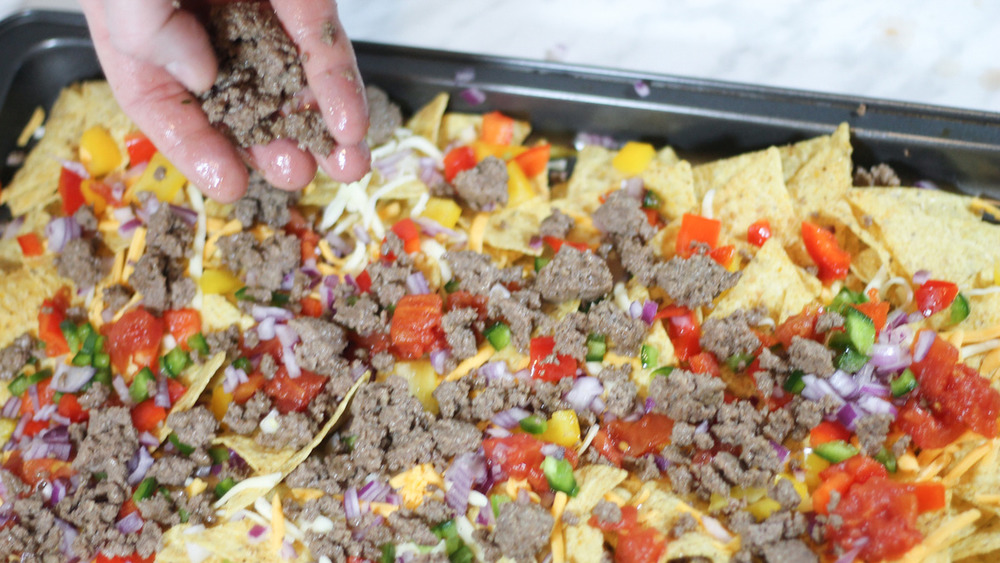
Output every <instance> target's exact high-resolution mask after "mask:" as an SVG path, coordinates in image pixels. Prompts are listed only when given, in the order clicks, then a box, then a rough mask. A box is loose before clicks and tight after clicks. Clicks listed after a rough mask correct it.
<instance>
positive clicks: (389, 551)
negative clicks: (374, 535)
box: [379, 543, 396, 563]
mask: <svg viewBox="0 0 1000 563" xmlns="http://www.w3.org/2000/svg"><path fill="white" fill-rule="evenodd" d="M380 549H381V550H382V557H380V558H379V561H380V563H396V545H395V544H391V543H384V544H382V547H381V548H380Z"/></svg>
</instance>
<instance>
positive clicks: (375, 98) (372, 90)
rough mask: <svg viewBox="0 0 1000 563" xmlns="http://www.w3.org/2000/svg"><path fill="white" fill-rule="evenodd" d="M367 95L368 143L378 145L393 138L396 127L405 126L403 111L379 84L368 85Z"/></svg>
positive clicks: (366, 88) (373, 145)
mask: <svg viewBox="0 0 1000 563" xmlns="http://www.w3.org/2000/svg"><path fill="white" fill-rule="evenodd" d="M365 96H366V97H367V98H368V145H369V146H372V147H377V146H379V145H381V144H383V143H385V142H386V141H388V140H389V139H392V135H393V133H395V132H396V129H399V128H400V127H402V126H403V112H402V110H400V109H399V106H397V105H396V104H394V103H392V101H391V100H390V99H389V95H388V94H386V93H385V91H384V90H382V89H381V88H379V87H377V86H366V87H365Z"/></svg>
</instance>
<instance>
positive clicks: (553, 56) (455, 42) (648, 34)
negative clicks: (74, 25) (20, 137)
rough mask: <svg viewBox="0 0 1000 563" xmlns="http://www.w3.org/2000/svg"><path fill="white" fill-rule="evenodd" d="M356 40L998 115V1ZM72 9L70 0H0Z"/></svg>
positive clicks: (414, 9) (410, 32)
mask: <svg viewBox="0 0 1000 563" xmlns="http://www.w3.org/2000/svg"><path fill="white" fill-rule="evenodd" d="M339 6H340V13H341V18H342V20H343V25H344V28H345V29H346V30H347V32H348V34H349V35H350V36H351V37H352V38H354V39H362V40H367V41H376V42H383V43H392V44H398V45H409V46H415V47H425V48H433V49H445V50H452V51H463V52H471V53H482V54H490V55H502V56H512V57H524V58H529V59H548V60H557V61H562V62H568V63H581V64H588V65H596V66H603V67H611V68H619V69H627V70H636V71H642V72H652V73H663V74H674V75H681V76H690V77H698V78H711V79H717V80H727V81H734V82H744V83H752V84H762V85H767V86H779V87H785V88H795V89H801V90H814V91H822V92H831V93H839V94H853V95H861V96H865V97H874V98H884V99H893V100H903V101H910V102H918V103H926V104H936V105H944V106H952V107H960V108H967V109H975V110H983V111H991V112H1000V62H998V59H997V58H996V55H997V53H998V52H1000V33H997V23H996V22H1000V2H989V1H987V0H954V1H952V2H940V1H935V0H908V1H906V0H881V1H878V2H872V1H871V0H868V1H864V2H862V1H858V0H811V1H808V0H759V1H757V2H741V1H738V0H698V1H695V0H675V1H663V0H625V1H622V2H612V1H608V0H604V1H600V0H465V1H463V2H455V1H454V0H451V1H446V0H379V1H371V0H340V1H339ZM26 7H27V8H54V9H64V10H73V9H78V8H77V7H76V0H0V16H4V15H6V14H8V13H11V12H13V11H15V10H19V9H23V8H26Z"/></svg>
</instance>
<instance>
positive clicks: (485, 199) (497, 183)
mask: <svg viewBox="0 0 1000 563" xmlns="http://www.w3.org/2000/svg"><path fill="white" fill-rule="evenodd" d="M453 184H454V185H455V191H457V192H458V195H459V197H461V198H462V199H463V200H464V201H465V204H466V205H467V206H468V207H469V208H470V209H473V210H475V211H493V210H494V209H496V208H498V207H503V206H504V205H507V165H506V164H504V162H503V161H502V160H500V159H499V158H497V157H495V156H487V157H486V158H484V159H483V160H482V161H481V162H480V163H479V164H477V165H476V166H475V167H474V168H472V169H470V170H463V171H461V172H459V173H458V175H457V176H455V181H454V182H453Z"/></svg>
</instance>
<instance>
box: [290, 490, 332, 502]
mask: <svg viewBox="0 0 1000 563" xmlns="http://www.w3.org/2000/svg"><path fill="white" fill-rule="evenodd" d="M288 494H290V495H291V497H292V498H293V499H295V500H296V501H298V502H300V503H302V504H305V503H306V502H307V501H310V500H316V499H318V498H321V497H322V496H323V491H321V490H319V489H306V488H296V489H289V491H288Z"/></svg>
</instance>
